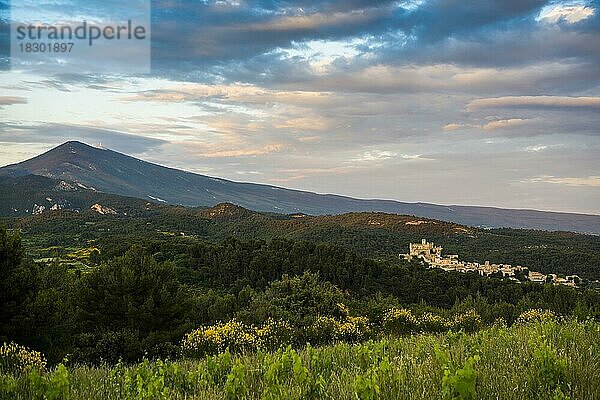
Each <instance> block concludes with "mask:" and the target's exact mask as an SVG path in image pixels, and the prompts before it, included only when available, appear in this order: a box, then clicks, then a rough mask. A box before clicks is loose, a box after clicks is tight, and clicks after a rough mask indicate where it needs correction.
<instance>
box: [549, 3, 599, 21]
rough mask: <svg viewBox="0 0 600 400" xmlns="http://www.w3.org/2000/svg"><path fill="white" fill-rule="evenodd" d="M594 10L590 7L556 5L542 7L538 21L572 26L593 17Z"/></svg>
mask: <svg viewBox="0 0 600 400" xmlns="http://www.w3.org/2000/svg"><path fill="white" fill-rule="evenodd" d="M594 13H595V10H594V9H593V8H591V7H586V6H583V5H573V6H567V5H563V4H556V5H553V6H548V7H544V9H542V11H541V12H540V15H539V16H538V19H539V20H541V21H544V22H547V23H551V24H556V23H557V22H560V21H566V22H568V23H570V24H574V23H576V22H579V21H581V20H584V19H587V18H589V17H591V16H592V15H594Z"/></svg>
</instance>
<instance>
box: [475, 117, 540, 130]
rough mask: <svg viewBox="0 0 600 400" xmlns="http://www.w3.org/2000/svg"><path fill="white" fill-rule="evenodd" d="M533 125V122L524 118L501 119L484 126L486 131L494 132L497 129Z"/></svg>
mask: <svg viewBox="0 0 600 400" xmlns="http://www.w3.org/2000/svg"><path fill="white" fill-rule="evenodd" d="M529 123H531V120H528V119H522V118H510V119H499V120H497V121H490V122H488V123H487V124H485V125H483V127H482V128H483V129H484V130H486V131H492V130H495V129H505V128H514V127H517V126H523V125H527V124H529Z"/></svg>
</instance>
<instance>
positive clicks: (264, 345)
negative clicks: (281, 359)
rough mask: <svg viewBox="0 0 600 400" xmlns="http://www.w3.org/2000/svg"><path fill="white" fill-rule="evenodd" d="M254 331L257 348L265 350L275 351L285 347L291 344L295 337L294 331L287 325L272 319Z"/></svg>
mask: <svg viewBox="0 0 600 400" xmlns="http://www.w3.org/2000/svg"><path fill="white" fill-rule="evenodd" d="M254 331H255V333H256V339H257V345H258V347H259V348H261V349H265V350H277V349H278V348H280V347H282V346H287V345H288V344H291V343H292V340H293V339H294V336H295V332H294V329H293V328H292V327H291V326H290V324H289V323H287V322H286V321H276V320H274V319H269V320H268V321H267V323H266V324H264V325H263V326H262V327H260V328H255V329H254Z"/></svg>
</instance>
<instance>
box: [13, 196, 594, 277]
mask: <svg viewBox="0 0 600 400" xmlns="http://www.w3.org/2000/svg"><path fill="white" fill-rule="evenodd" d="M123 199H126V198H123ZM119 200H120V201H121V202H116V201H114V200H113V201H110V199H108V200H107V201H106V202H104V203H102V205H103V206H106V207H110V208H111V209H114V210H115V211H116V213H117V214H115V215H101V214H98V213H97V212H94V211H92V210H89V209H84V210H82V211H81V212H72V211H65V210H62V211H52V212H46V213H43V214H41V215H36V216H30V217H26V218H11V219H10V218H9V219H5V220H4V221H5V222H6V224H7V225H8V226H10V227H14V228H16V229H19V230H20V231H21V232H22V235H23V238H24V240H25V242H26V243H28V244H29V246H30V249H31V251H32V253H34V255H35V258H49V257H55V256H57V255H61V254H62V255H64V253H65V251H64V248H69V249H70V250H68V251H67V253H68V252H72V251H73V250H75V251H76V250H81V249H86V248H89V247H90V246H91V245H93V247H97V248H98V249H99V251H100V254H99V258H100V259H106V258H107V257H112V256H115V255H120V254H123V253H124V251H125V250H126V249H127V248H128V247H129V245H131V244H133V243H140V244H144V245H146V246H151V245H153V243H154V244H155V245H156V246H158V245H160V244H161V243H164V244H168V245H169V246H175V247H177V246H179V245H186V244H188V243H194V242H196V241H198V240H200V241H207V242H213V243H215V242H220V241H223V240H225V239H227V238H229V237H235V238H238V239H242V240H253V239H262V240H271V239H274V238H288V239H292V240H297V241H309V242H313V243H329V244H335V245H338V246H341V247H343V248H345V249H348V250H351V251H353V252H354V253H356V254H358V255H360V256H363V257H369V258H377V259H397V258H398V254H400V253H406V252H407V251H408V244H409V243H410V242H418V241H420V240H421V239H423V238H425V239H428V240H429V241H433V242H435V243H436V244H439V245H441V246H443V247H444V249H445V250H444V252H445V253H446V254H458V255H459V256H460V258H461V259H462V260H466V261H477V262H480V263H483V262H484V261H486V260H489V261H490V262H495V263H509V264H513V265H522V266H526V267H529V268H530V269H531V270H534V271H539V272H542V273H558V274H578V275H580V276H581V277H584V278H588V279H598V278H599V277H600V237H598V236H593V235H581V234H575V233H569V232H545V231H533V230H518V229H489V230H488V229H480V228H471V227H466V226H462V225H458V224H453V223H448V222H442V221H436V220H429V219H424V218H417V217H413V216H404V215H395V214H384V213H350V214H343V215H336V216H307V215H303V214H295V215H283V214H264V213H258V212H253V211H250V210H246V209H244V208H242V207H238V206H234V205H231V204H221V205H218V206H216V207H212V208H208V209H205V208H196V209H191V208H185V207H173V206H166V205H161V204H155V203H150V202H140V201H139V200H135V199H130V200H128V201H126V202H125V203H122V202H123V201H125V200H121V199H119ZM129 201H130V202H129ZM61 248H62V250H61Z"/></svg>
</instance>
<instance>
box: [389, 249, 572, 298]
mask: <svg viewBox="0 0 600 400" xmlns="http://www.w3.org/2000/svg"><path fill="white" fill-rule="evenodd" d="M442 249H443V248H442V246H436V245H435V244H434V243H430V242H428V241H427V240H426V239H422V240H421V243H410V244H409V252H408V254H400V257H402V258H404V259H405V260H408V261H411V260H412V259H419V260H422V261H423V262H424V263H425V264H427V266H428V267H429V268H440V269H443V270H444V271H457V272H477V273H479V275H481V276H492V277H499V278H508V279H510V280H514V281H521V280H525V279H527V280H529V281H531V282H538V283H554V284H557V285H566V286H572V287H576V285H577V284H578V283H579V282H580V281H581V279H580V278H579V276H577V275H568V276H566V277H564V278H561V277H559V276H558V275H556V274H548V275H544V274H542V273H540V272H536V271H530V270H529V269H528V268H527V267H522V266H520V265H517V266H512V265H510V264H490V262H489V261H486V262H485V263H484V264H479V263H477V262H465V261H460V260H459V259H458V255H456V254H454V255H442ZM519 278H522V279H519Z"/></svg>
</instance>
